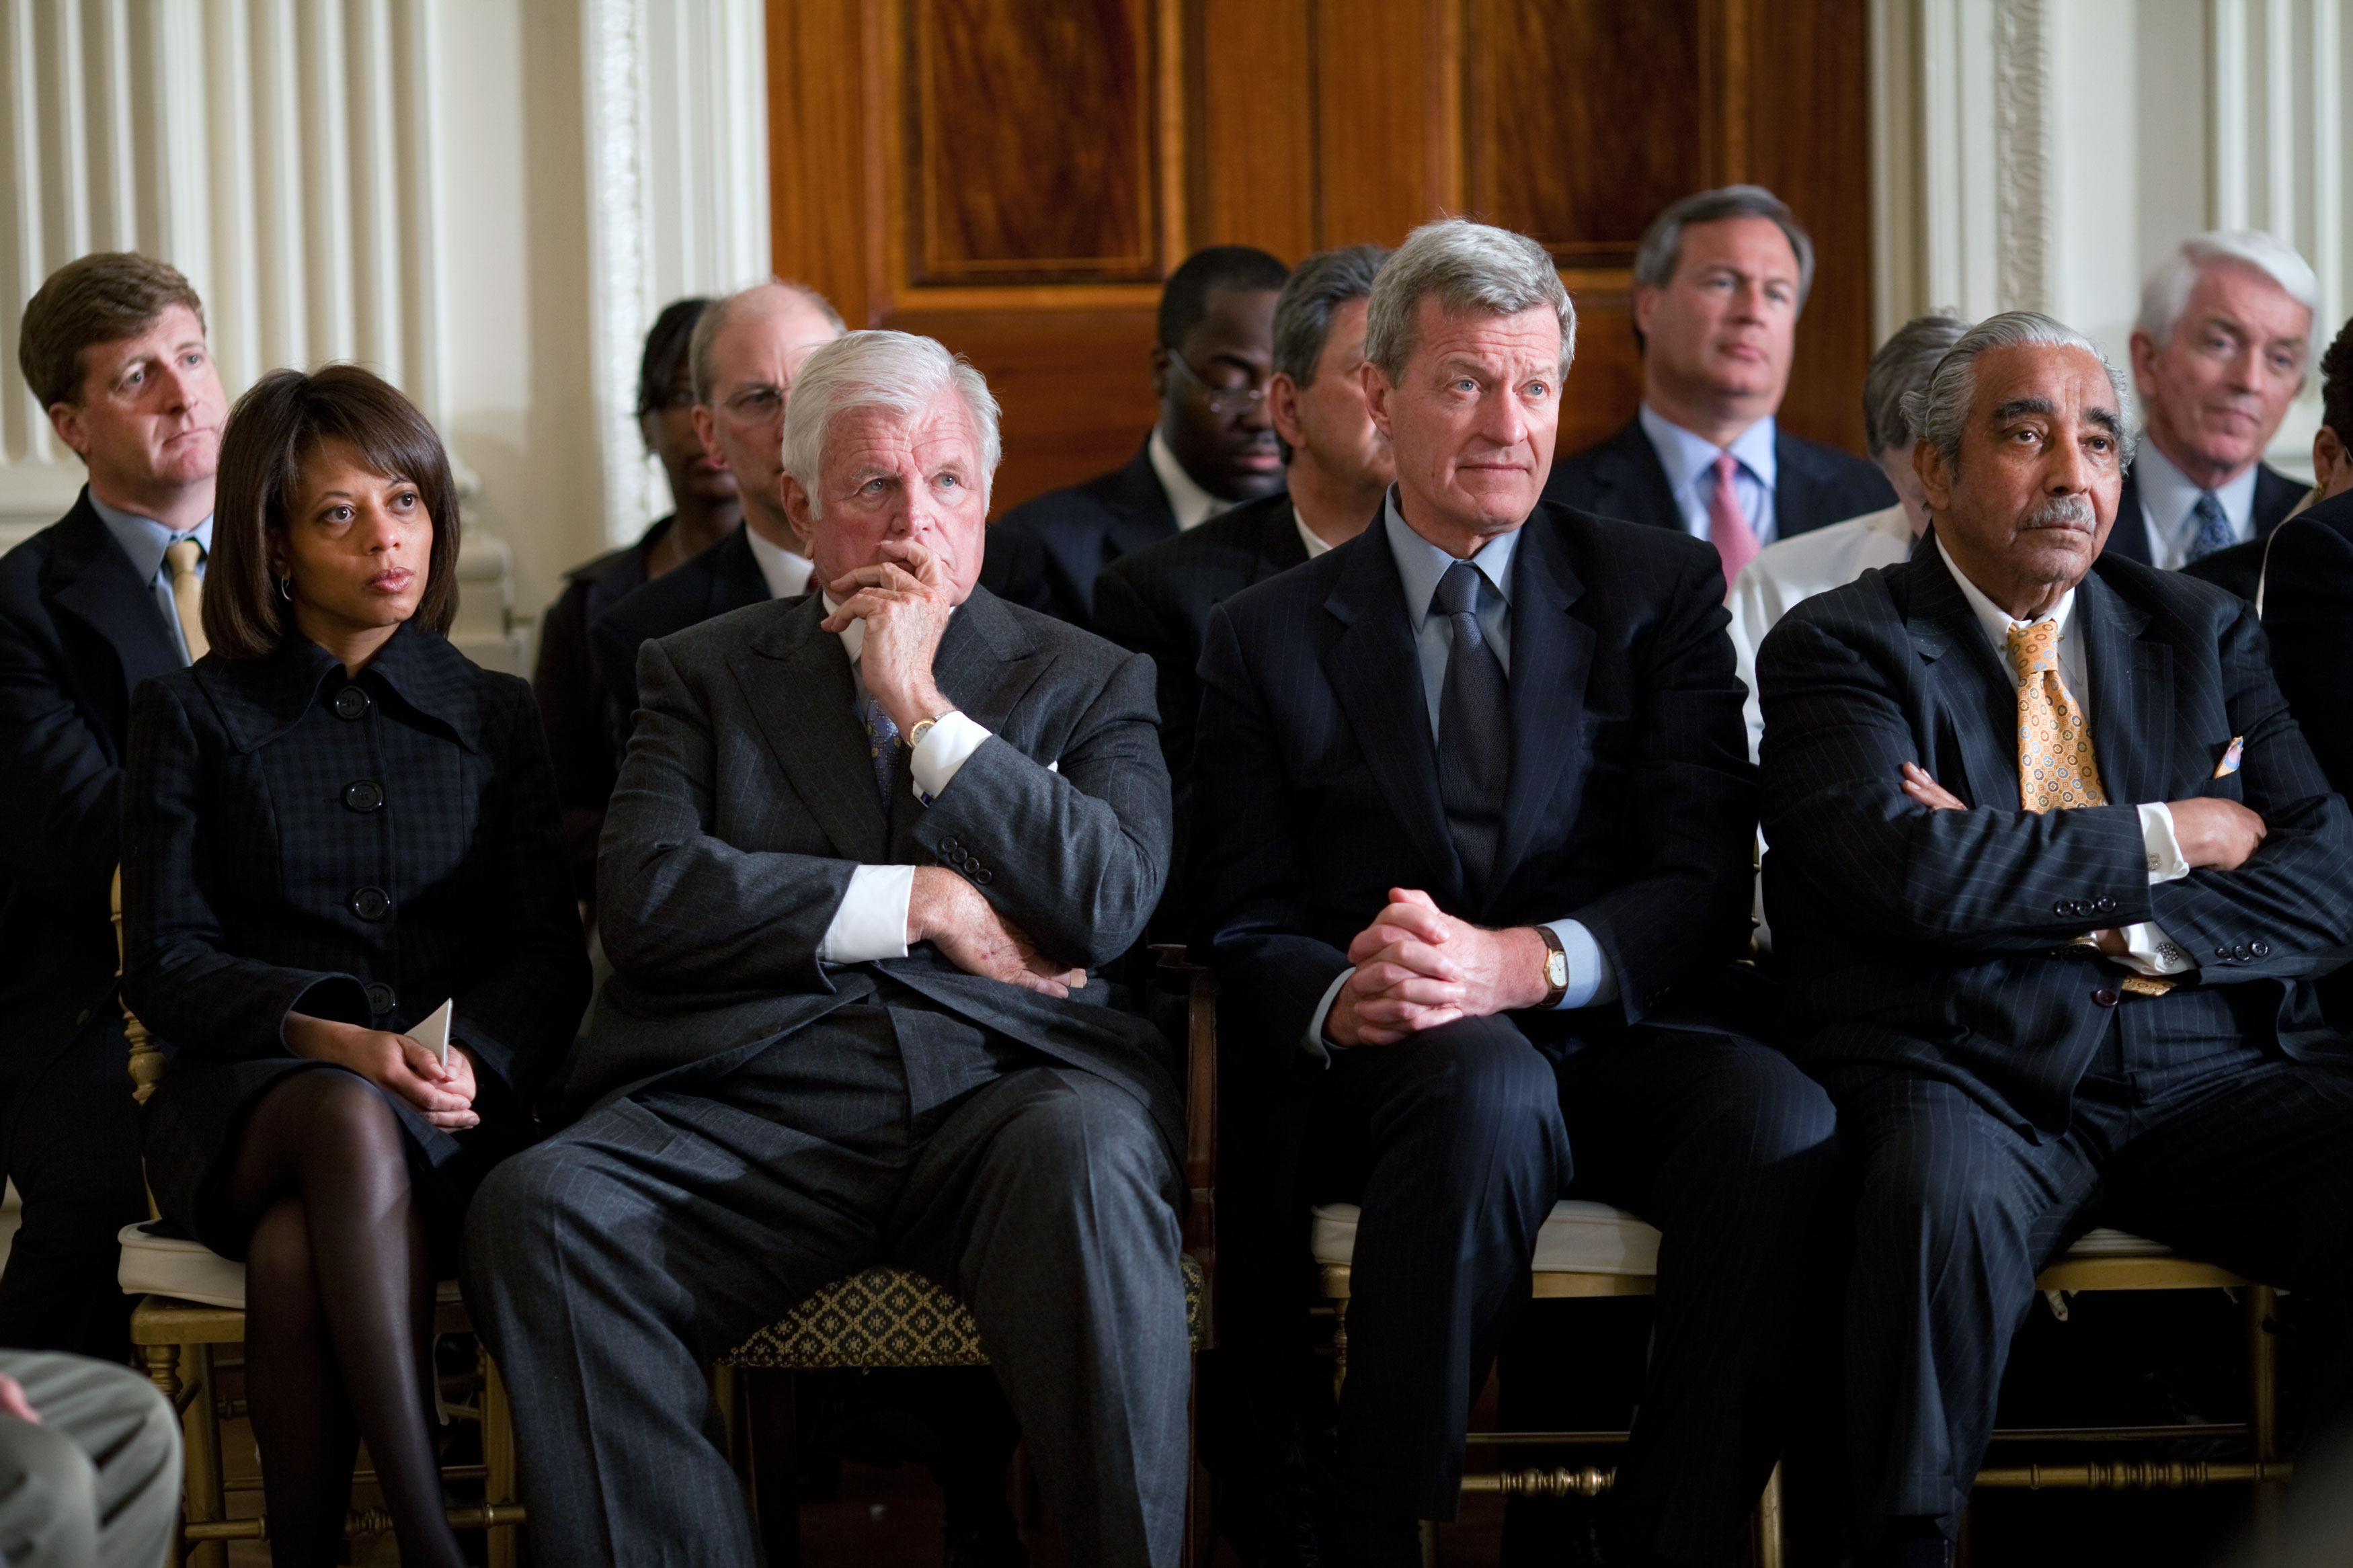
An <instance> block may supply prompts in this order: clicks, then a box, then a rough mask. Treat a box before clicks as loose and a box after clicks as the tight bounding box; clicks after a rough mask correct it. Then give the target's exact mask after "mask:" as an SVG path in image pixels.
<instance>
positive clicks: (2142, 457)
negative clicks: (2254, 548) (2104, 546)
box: [2118, 435, 2263, 572]
mask: <svg viewBox="0 0 2353 1568" xmlns="http://www.w3.org/2000/svg"><path fill="white" fill-rule="evenodd" d="M2262 466H2263V465H2262V464H2261V463H2249V464H2248V465H2247V467H2246V470H2245V471H2244V472H2243V473H2241V474H2240V475H2239V476H2238V477H2237V478H2235V479H2231V480H2230V481H2229V482H2227V483H2225V484H2224V485H2222V486H2221V488H2220V489H2216V490H2215V492H2214V499H2215V500H2218V501H2221V503H2222V521H2225V522H2227V523H2229V524H2230V525H2231V542H2232V543H2233V544H2243V543H2245V542H2247V541H2248V540H2250V539H2253V537H2254V536H2255V470H2256V469H2257V468H2261V467H2262ZM2133 487H2134V488H2135V489H2137V490H2139V491H2140V521H2141V526H2142V527H2144V528H2146V529H2147V531H2148V558H2149V560H2151V561H2152V562H2154V563H2157V565H2158V567H2160V568H2161V569H2163V570H2165V571H2168V572H2178V571H2179V570H2180V569H2181V568H2182V567H2184V566H2187V565H2189V551H2190V548H2191V547H2192V546H2193V545H2195V544H2196V543H2197V542H2198V520H2197V519H2196V518H2195V517H2193V516H2191V515H2190V513H2191V511H2192V510H2193V509H2195V508H2196V506H2197V505H2198V498H2199V497H2200V495H2202V494H2204V493H2205V492H2204V491H2202V490H2200V489H2199V488H2198V486H2197V485H2196V484H2195V483H2194V482H2193V481H2192V480H2191V479H2190V478H2189V475H2187V474H2185V473H2183V472H2182V471H2181V470H2180V469H2179V468H2175V467H2174V466H2173V459H2172V458H2168V457H2167V456H2166V455H2165V454H2164V453H2163V452H2160V451H2158V449H2157V443H2156V442H2154V441H2152V440H2150V439H2149V438H2148V437H2147V436H2146V435H2143V436H2142V437H2141V443H2140V447H2139V448H2138V450H2137V451H2136V452H2135V454H2134V456H2133ZM2118 521H2119V522H2122V521H2129V520H2126V519H2119V520H2118Z"/></svg>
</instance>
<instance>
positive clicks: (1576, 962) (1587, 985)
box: [1545, 921, 1618, 1013]
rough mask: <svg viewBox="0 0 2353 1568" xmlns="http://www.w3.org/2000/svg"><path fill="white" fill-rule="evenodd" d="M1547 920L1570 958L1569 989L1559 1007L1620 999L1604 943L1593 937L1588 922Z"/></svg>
mask: <svg viewBox="0 0 2353 1568" xmlns="http://www.w3.org/2000/svg"><path fill="white" fill-rule="evenodd" d="M1545 924H1546V925H1547V926H1549V927H1550V928H1551V929H1552V933H1553V935H1555V936H1556V937H1558V938H1560V950H1561V952H1562V953H1563V955H1565V956H1566V957H1567V960H1568V989H1567V991H1564V992H1562V993H1561V997H1560V1001H1559V1003H1558V1004H1557V1005H1556V1010H1557V1011H1559V1012H1563V1013H1566V1012H1567V1011H1568V1010H1569V1009H1570V1008H1572V1007H1590V1006H1592V1005H1594V1004H1595V1003H1596V1002H1614V1001H1616V1000H1617V999H1618V977H1617V976H1616V975H1615V974H1612V973H1609V963H1607V962H1606V961H1605V960H1604V959H1603V958H1602V956H1601V944H1600V943H1599V942H1596V941H1594V940H1593V933H1592V932H1591V931H1588V930H1586V929H1585V922H1584V921H1546V922H1545Z"/></svg>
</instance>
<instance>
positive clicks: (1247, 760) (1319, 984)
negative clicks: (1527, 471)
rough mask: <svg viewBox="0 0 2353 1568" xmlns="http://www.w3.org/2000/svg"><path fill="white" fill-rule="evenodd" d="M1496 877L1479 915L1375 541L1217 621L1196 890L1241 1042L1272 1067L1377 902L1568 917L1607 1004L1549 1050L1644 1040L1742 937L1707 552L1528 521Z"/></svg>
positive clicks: (1542, 1021) (1567, 515)
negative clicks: (1629, 1025) (1678, 995)
mask: <svg viewBox="0 0 2353 1568" xmlns="http://www.w3.org/2000/svg"><path fill="white" fill-rule="evenodd" d="M1512 574H1513V585H1512V624H1511V710H1512V773H1511V782H1510V784H1509V786H1508V791H1507V794H1506V797H1505V803H1504V837H1503V849H1502V855H1501V859H1500V861H1499V865H1500V866H1501V867H1502V868H1503V869H1502V871H1501V872H1500V874H1499V875H1498V876H1497V877H1496V879H1495V885H1494V887H1493V889H1492V891H1491V892H1490V893H1489V894H1488V896H1487V897H1486V898H1484V899H1483V900H1472V899H1471V898H1469V897H1468V896H1467V895H1466V893H1465V891H1464V889H1463V885H1462V873H1461V866H1460V864H1459V863H1458V861H1457V858H1456V856H1455V853H1454V847H1453V843H1452V840H1451V838H1450V837H1448V834H1447V828H1446V816H1445V811H1444V808H1443V807H1442V806H1441V805H1440V798H1439V784H1438V753H1437V747H1436V745H1435V743H1434V742H1432V740H1431V738H1430V718H1429V708H1428V706H1427V702H1426V700H1425V698H1424V696H1423V691H1422V675H1421V665H1420V661H1419V654H1418V653H1417V651H1416V648H1415V644H1414V640H1413V633H1412V627H1411V625H1410V623H1409V620H1408V617H1407V610H1406V604H1405V595H1404V590H1403V588H1402V586H1401V584H1400V581H1399V578H1398V570H1397V562H1396V559H1395V557H1394V556H1392V555H1391V553H1390V552H1389V543H1388V534H1387V532H1386V531H1385V529H1383V528H1382V527H1381V526H1380V525H1378V524H1376V525H1375V526H1373V527H1371V528H1369V529H1366V531H1364V532H1363V533H1362V534H1359V535H1358V536H1357V537H1356V538H1355V539H1352V540H1350V541H1349V542H1347V543H1345V544H1343V545H1341V546H1340V547H1339V548H1338V549H1336V550H1334V551H1332V552H1330V553H1329V554H1326V555H1322V556H1319V557H1317V558H1316V559H1315V560H1314V561H1312V562H1310V563H1307V564H1306V565H1304V566H1302V567H1300V568H1298V569H1297V570H1295V571H1292V572H1286V573H1284V574H1282V575H1281V576H1279V577H1276V578H1274V579H1273V580H1271V581H1270V582H1266V583H1261V584H1259V585H1258V586H1257V587H1254V588H1250V589H1247V590H1245V591H1244V592H1242V593H1240V594H1238V595H1235V596H1234V597H1233V598H1231V599H1229V600H1227V601H1226V602H1225V603H1224V604H1222V605H1219V606H1218V607H1217V608H1216V609H1215V610H1213V611H1211V612H1210V616H1209V632H1208V643H1207V646H1206V647H1204V649H1203V651H1202V655H1201V679H1202V694H1201V729H1200V741H1199V745H1198V751H1197V752H1196V767H1195V774H1194V791H1195V804H1196V813H1195V824H1196V826H1195V832H1196V840H1195V842H1196V851H1195V856H1194V865H1195V867H1196V877H1195V881H1196V886H1197V889H1198V901H1199V903H1200V906H1201V909H1202V912H1203V916H1204V918H1205V921H1206V922H1207V924H1208V929H1209V930H1210V931H1211V932H1212V942H1213V947H1212V953H1213V960H1214V963H1215V964H1216V967H1217V969H1218V972H1219V981H1220V984H1222V985H1223V987H1224V994H1225V996H1226V998H1227V1000H1228V1002H1229V1003H1230V1004H1232V1005H1230V1006H1229V1007H1227V1008H1225V1009H1224V1010H1223V1011H1222V1013H1221V1016H1222V1017H1224V1018H1227V1019H1230V1020H1234V1021H1237V1022H1239V1023H1240V1025H1241V1026H1242V1027H1243V1028H1245V1029H1247V1030H1248V1031H1249V1034H1250V1037H1251V1040H1252V1042H1253V1043H1254V1044H1255V1045H1256V1046H1257V1047H1259V1048H1261V1049H1263V1050H1265V1051H1267V1052H1271V1053H1276V1054H1277V1055H1276V1057H1275V1060H1276V1061H1277V1062H1304V1061H1306V1060H1308V1059H1309V1058H1307V1057H1306V1055H1305V1053H1303V1051H1301V1049H1300V1047H1299V1041H1300V1037H1302V1035H1303V1034H1304V1032H1305V1030H1306V1026H1307V1022H1308V1020H1309V1019H1310V1018H1311V1017H1312V1016H1314V1010H1315V1006H1316V1004H1317V1003H1318V1002H1319V1001H1320V1000H1321V999H1322V997H1323V994H1324V991H1325V990H1326V989H1327V988H1328V987H1329V986H1330V984H1331V983H1332V981H1333V979H1334V977H1335V976H1336V975H1337V974H1338V973H1340V972H1341V971H1342V970H1344V969H1345V968H1346V967H1347V966H1348V959H1347V947H1348V943H1349V942H1350V941H1351V940H1352V939H1353V938H1354V937H1355V936H1356V933H1357V932H1358V931H1362V930H1363V929H1364V928H1365V927H1366V925H1368V924H1369V923H1371V921H1372V919H1373V917H1374V916H1375V915H1376V914H1377V913H1378V912H1379V910H1381V908H1382V907H1383V905H1384V904H1385V903H1387V901H1388V889H1391V888H1393V887H1408V888H1419V889H1424V890H1425V891H1427V892H1428V893H1429V894H1430V897H1431V898H1433V899H1434V900H1437V902H1438V903H1439V905H1440V907H1441V908H1443V909H1445V910H1447V911H1448V912H1450V913H1451V914H1454V915H1456V916H1459V917H1461V918H1462V919H1465V920H1470V921H1476V922H1477V923H1479V924H1482V925H1488V926H1511V925H1522V924H1528V923H1532V922H1534V921H1549V920H1557V919H1560V918H1562V917H1564V916H1575V917H1576V918H1577V919H1578V920H1581V921H1584V922H1585V924H1586V925H1587V926H1588V928H1589V929H1590V930H1591V931H1592V932H1593V936H1594V939H1595V941H1596V942H1599V945H1600V948H1601V952H1602V954H1603V956H1604V957H1605V958H1606V960H1607V961H1608V963H1609V965H1610V967H1611V969H1612V971H1613V972H1614V973H1616V975H1617V977H1618V984H1619V990H1620V1004H1619V1005H1611V1006H1608V1007H1595V1008H1587V1009H1583V1010H1581V1011H1580V1012H1577V1013H1574V1014H1566V1015H1564V1014H1560V1013H1548V1012H1529V1013H1523V1014H1517V1015H1514V1023H1516V1024H1518V1025H1519V1026H1520V1027H1521V1028H1522V1029H1523V1030H1524V1031H1525V1033H1526V1034H1527V1035H1528V1037H1530V1038H1531V1039H1532V1040H1534V1041H1535V1043H1536V1044H1537V1045H1538V1046H1539V1047H1544V1048H1547V1049H1551V1050H1555V1051H1565V1050H1567V1049H1569V1048H1571V1047H1573V1046H1574V1045H1575V1044H1576V1043H1577V1041H1578V1040H1579V1039H1585V1038H1591V1037H1595V1035H1596V1034H1597V1033H1599V1032H1601V1031H1606V1030H1609V1029H1611V1028H1622V1027H1623V1024H1624V1023H1625V1022H1627V1021H1632V1022H1641V1021H1644V1020H1645V1019H1651V1020H1653V1021H1657V1020H1661V1019H1663V1018H1665V1017H1667V1016H1669V1014H1670V1012H1671V1011H1672V1005H1673V999H1672V993H1674V992H1675V991H1676V990H1677V988H1678V987H1680V986H1683V985H1686V984H1690V983H1694V982H1698V981H1701V980H1703V979H1705V978H1707V977H1710V976H1713V975H1715V974H1717V973H1720V972H1721V971H1722V970H1723V969H1724V968H1725V965H1727V964H1728V963H1729V962H1730V961H1731V960H1732V959H1733V958H1735V957H1736V956H1737V955H1738V953H1739V952H1740V951H1741V949H1742V946H1743V945H1744V943H1745V942H1746V937H1747V933H1748V909H1749V900H1750V897H1751V878H1750V871H1749V865H1750V857H1751V851H1750V848H1749V846H1750V844H1751V843H1752V841H1753V838H1754V835H1755V832H1756V796H1755V785H1754V778H1755V774H1754V772H1753V770H1752V769H1751V768H1750V766H1749V763H1748V743H1747V731H1746V726H1745V724H1744V722H1743V721H1742V717H1741V701H1742V698H1743V696H1744V692H1743V689H1742V687H1741V685H1740V682H1739V680H1738V679H1737V678H1736V677H1735V676H1734V674H1733V668H1732V642H1731V639H1730V638H1729V637H1727V636H1725V626H1726V625H1727V622H1728V618H1729V617H1728V616H1726V614H1725V608H1724V577H1723V573H1722V571H1721V569H1720V568H1719V566H1718V565H1717V561H1716V554H1715V551H1714V550H1713V549H1711V548H1710V547H1709V546H1707V545H1705V544H1704V543H1702V542H1699V541H1698V540H1695V539H1692V538H1690V537H1688V536H1686V535H1684V534H1682V533H1671V532H1669V531H1665V530H1663V529H1651V528H1641V527H1637V526H1634V525H1632V524H1629V523H1624V522H1618V521H1608V520H1605V519H1602V518H1598V517H1591V516H1588V515H1587V514H1585V513H1583V512H1578V511H1572V510H1569V509H1568V508H1567V507H1563V506H1557V505H1555V504H1553V503H1552V502H1549V501H1547V502H1543V503H1540V504H1539V505H1538V506H1537V508H1536V510H1535V514H1534V515H1533V516H1532V517H1530V519H1529V520H1528V521H1527V522H1526V524H1525V525H1524V528H1523V531H1522V535H1521V539H1520V542H1519V544H1518V546H1517V548H1516V550H1515V551H1514V556H1513V566H1512Z"/></svg>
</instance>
